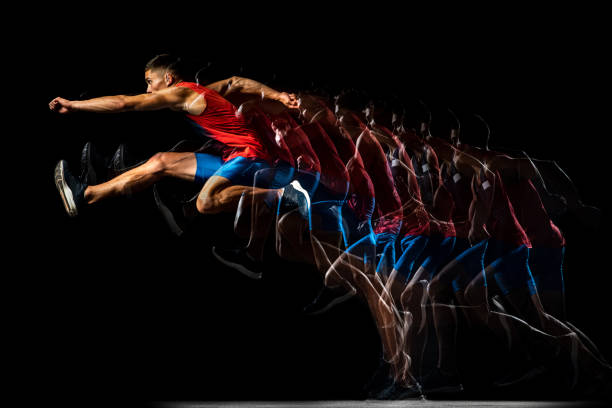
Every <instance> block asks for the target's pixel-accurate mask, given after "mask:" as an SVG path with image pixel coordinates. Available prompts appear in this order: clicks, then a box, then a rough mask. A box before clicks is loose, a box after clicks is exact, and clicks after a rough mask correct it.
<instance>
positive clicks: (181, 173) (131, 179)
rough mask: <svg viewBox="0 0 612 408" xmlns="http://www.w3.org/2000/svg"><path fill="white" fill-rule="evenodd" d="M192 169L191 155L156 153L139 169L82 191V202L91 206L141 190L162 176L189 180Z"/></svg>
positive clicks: (194, 171) (192, 160) (193, 169)
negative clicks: (83, 199)
mask: <svg viewBox="0 0 612 408" xmlns="http://www.w3.org/2000/svg"><path fill="white" fill-rule="evenodd" d="M196 168H197V162H196V156H195V154H194V153H168V152H166V153H157V154H156V155H154V156H153V157H151V158H150V159H149V160H147V161H146V162H145V163H143V164H141V165H140V166H138V167H135V168H133V169H132V170H129V171H127V172H125V173H123V174H121V175H119V176H117V177H115V178H113V179H111V180H109V181H107V182H105V183H102V184H97V185H94V186H88V187H87V189H86V190H85V200H86V201H87V203H88V204H93V203H95V202H98V201H101V200H103V199H106V198H109V197H116V196H120V195H126V194H129V193H132V192H137V191H141V190H144V189H145V188H147V187H149V186H151V185H152V184H153V183H155V182H157V181H158V180H160V179H161V178H163V177H176V178H179V179H182V180H187V181H193V180H194V178H195V175H196Z"/></svg>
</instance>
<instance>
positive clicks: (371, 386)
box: [363, 357, 394, 399]
mask: <svg viewBox="0 0 612 408" xmlns="http://www.w3.org/2000/svg"><path fill="white" fill-rule="evenodd" d="M392 382H394V381H393V379H392V378H391V374H390V367H389V363H387V362H386V361H385V360H384V359H383V358H382V357H381V358H380V359H379V363H378V367H377V368H376V370H374V374H372V377H371V378H370V379H369V380H368V381H367V382H366V383H365V384H364V386H363V390H364V391H365V392H366V393H367V396H368V398H370V399H374V398H376V397H377V396H378V395H379V394H380V393H381V392H382V391H383V390H385V389H386V388H387V387H389V386H390V385H391V383H392Z"/></svg>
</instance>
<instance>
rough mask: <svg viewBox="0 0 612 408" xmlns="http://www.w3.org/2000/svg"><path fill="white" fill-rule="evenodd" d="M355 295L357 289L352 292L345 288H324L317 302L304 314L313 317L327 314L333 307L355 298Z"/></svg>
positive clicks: (309, 306)
mask: <svg viewBox="0 0 612 408" xmlns="http://www.w3.org/2000/svg"><path fill="white" fill-rule="evenodd" d="M355 293H356V291H355V289H353V288H351V290H347V289H346V288H345V287H344V286H338V287H335V288H330V287H327V286H323V288H321V291H320V292H319V294H318V295H317V297H316V298H315V300H314V301H313V302H312V303H311V304H309V305H307V306H306V307H304V313H306V314H307V315H311V316H314V315H319V314H321V313H325V312H327V311H328V310H329V309H331V308H332V307H334V306H336V305H338V304H340V303H342V302H346V301H347V300H349V299H350V298H352V297H353V296H355Z"/></svg>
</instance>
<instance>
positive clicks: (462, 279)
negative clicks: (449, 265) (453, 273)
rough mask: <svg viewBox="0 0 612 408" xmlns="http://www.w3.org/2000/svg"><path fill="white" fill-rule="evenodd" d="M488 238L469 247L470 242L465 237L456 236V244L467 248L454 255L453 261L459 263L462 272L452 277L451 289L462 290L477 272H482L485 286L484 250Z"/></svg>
mask: <svg viewBox="0 0 612 408" xmlns="http://www.w3.org/2000/svg"><path fill="white" fill-rule="evenodd" d="M488 242H489V240H486V239H485V240H482V241H480V242H479V243H477V244H476V245H474V246H472V247H470V243H469V241H468V240H467V239H465V238H458V239H457V245H456V246H458V247H460V248H467V249H465V250H464V251H463V252H461V253H460V254H459V255H458V256H456V257H455V261H457V262H458V263H460V264H461V266H462V267H463V268H462V272H461V273H460V274H459V275H457V277H456V278H455V279H453V290H454V291H455V292H458V291H460V290H463V289H464V288H465V287H466V286H467V285H468V284H469V283H470V282H471V281H472V280H473V279H474V278H475V277H476V275H478V274H479V273H482V277H483V280H484V285H483V286H487V276H486V275H485V272H484V267H485V265H484V264H485V262H484V259H485V252H486V250H487V245H488Z"/></svg>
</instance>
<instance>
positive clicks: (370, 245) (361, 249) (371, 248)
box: [344, 230, 376, 263]
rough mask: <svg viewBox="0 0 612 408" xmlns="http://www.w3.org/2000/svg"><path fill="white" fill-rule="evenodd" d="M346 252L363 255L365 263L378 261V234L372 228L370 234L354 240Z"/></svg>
mask: <svg viewBox="0 0 612 408" xmlns="http://www.w3.org/2000/svg"><path fill="white" fill-rule="evenodd" d="M344 252H347V253H349V254H352V255H355V256H359V257H362V258H363V262H364V263H372V262H376V236H375V235H374V232H372V231H371V230H370V232H369V233H368V234H366V235H364V236H363V237H362V238H361V239H359V240H357V241H356V242H354V243H353V244H352V245H351V246H349V247H348V248H346V250H345V251H344Z"/></svg>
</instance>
